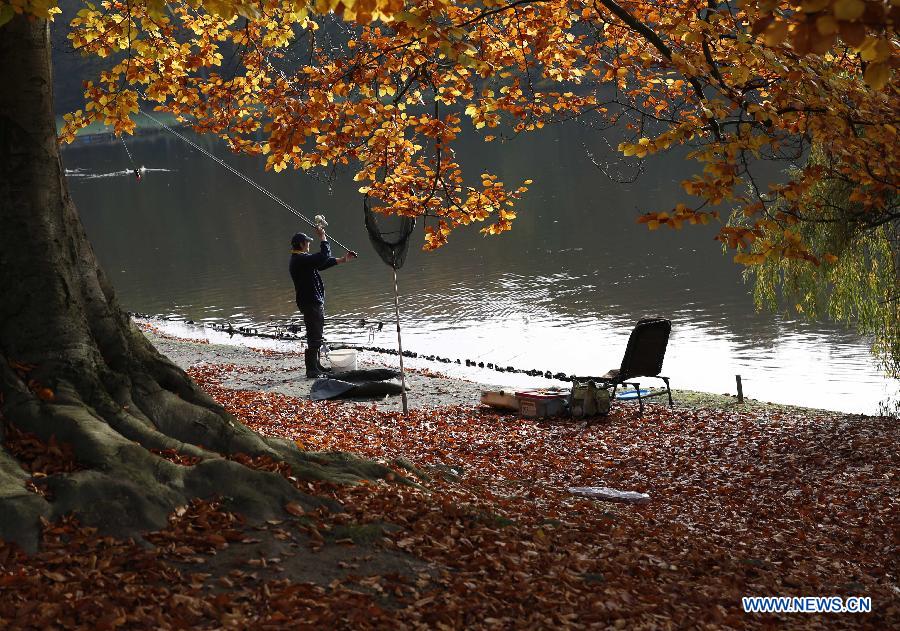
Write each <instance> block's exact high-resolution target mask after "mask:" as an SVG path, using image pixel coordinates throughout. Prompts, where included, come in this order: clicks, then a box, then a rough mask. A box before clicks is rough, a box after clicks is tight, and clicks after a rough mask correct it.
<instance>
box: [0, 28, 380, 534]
mask: <svg viewBox="0 0 900 631" xmlns="http://www.w3.org/2000/svg"><path fill="white" fill-rule="evenodd" d="M0 67H2V68H4V85H3V88H2V90H0V292H2V293H0V419H2V423H0V440H3V445H4V446H3V447H0V538H2V539H6V540H13V541H17V542H18V543H20V544H21V545H23V546H24V547H26V548H28V549H34V548H35V547H36V545H37V542H38V539H39V534H40V519H41V518H46V519H51V520H52V519H53V518H55V517H58V516H61V515H64V514H67V513H72V512H74V513H76V514H77V515H78V516H79V517H80V518H81V520H82V522H83V523H86V524H88V525H94V526H98V527H100V528H101V529H102V530H103V531H105V532H109V533H112V534H133V533H137V532H139V531H141V530H147V529H152V528H160V527H163V526H164V525H165V523H166V519H167V516H168V515H169V513H170V512H171V511H172V510H173V509H174V508H176V507H178V506H179V505H182V504H184V503H185V502H186V501H187V500H188V499H189V498H191V497H211V496H222V497H224V498H226V499H227V503H228V504H229V505H230V506H231V507H232V508H235V509H237V510H241V511H242V512H245V513H248V514H250V516H251V517H259V518H269V517H272V516H275V515H278V516H281V515H283V513H282V510H283V506H284V505H285V504H286V503H287V502H289V501H295V502H300V503H301V504H305V505H307V506H310V505H314V504H317V503H320V500H318V499H317V498H314V497H310V496H306V495H303V494H302V493H300V492H299V491H298V490H297V489H296V488H295V487H294V486H293V485H291V484H290V483H289V482H287V481H286V480H285V479H284V478H283V477H281V476H279V475H276V474H272V473H264V472H260V471H255V470H251V469H247V468H246V467H243V466H242V465H239V464H237V463H236V462H234V461H231V460H227V459H226V458H224V457H223V456H227V455H229V454H235V453H246V454H249V455H269V456H271V457H273V458H276V459H279V460H284V461H287V462H288V463H289V464H291V465H292V469H293V471H294V474H295V475H296V476H298V477H303V478H308V479H310V478H313V479H314V478H318V479H333V480H338V481H355V480H358V479H360V478H371V477H381V476H383V475H386V474H387V472H388V470H387V469H385V468H383V467H378V466H374V463H365V462H363V461H360V460H356V459H353V458H352V457H347V456H342V457H339V458H327V457H325V456H323V455H315V454H302V453H301V452H299V450H297V448H296V447H295V446H294V445H293V444H292V443H290V442H289V441H281V440H276V439H271V438H264V437H261V436H259V435H257V434H255V433H254V432H252V431H251V430H249V429H248V428H246V427H244V426H243V425H241V424H240V423H238V422H237V421H236V420H235V419H234V418H233V417H231V416H230V415H229V414H227V413H226V412H225V410H224V409H223V408H222V407H221V406H219V405H218V404H216V403H215V402H214V401H213V400H212V399H211V398H210V397H208V396H207V395H206V394H205V393H203V392H202V391H201V390H200V389H199V388H198V387H197V386H196V385H195V384H194V383H193V382H192V381H191V380H190V379H189V378H188V377H187V375H186V374H185V373H184V371H182V370H181V369H180V368H178V367H177V366H176V365H175V364H173V363H172V362H171V361H169V360H168V359H166V358H165V357H163V356H162V355H160V354H159V353H158V352H157V351H156V350H155V349H154V348H153V347H152V345H151V344H150V343H149V342H148V341H147V339H146V338H145V337H144V336H143V335H142V334H141V333H140V331H139V330H137V328H136V327H135V326H134V325H133V323H132V322H131V321H130V319H129V317H128V316H127V314H125V313H124V312H123V311H122V309H121V308H120V306H119V304H118V302H117V301H116V298H115V294H114V292H113V288H112V286H111V285H110V284H109V282H108V280H107V278H106V276H105V275H104V273H103V272H102V270H101V269H100V267H99V265H98V263H97V260H96V257H95V256H94V252H93V250H92V248H91V246H90V244H89V243H88V240H87V237H86V235H85V232H84V228H83V227H82V225H81V222H80V220H79V217H78V213H77V211H76V209H75V206H74V204H73V203H72V199H71V197H70V195H69V191H68V187H67V185H66V180H65V174H64V170H63V167H62V163H61V159H60V154H59V150H58V146H57V136H56V124H55V118H54V115H53V108H52V89H51V74H50V45H49V29H48V23H47V22H46V21H45V20H38V19H29V18H26V17H24V16H19V15H17V16H16V17H14V18H13V19H12V20H11V21H10V22H9V23H7V24H6V25H4V26H2V27H0ZM123 238H129V235H123ZM4 425H6V427H8V426H9V425H12V426H15V427H17V428H18V429H20V430H24V431H27V432H31V433H34V434H36V435H37V436H38V437H40V438H41V439H43V440H45V441H48V440H49V439H50V438H51V437H54V439H55V440H56V441H57V442H58V443H63V444H68V445H71V446H72V448H73V449H74V454H75V457H76V459H77V460H78V463H79V465H80V470H79V471H76V472H73V473H70V474H66V475H54V476H50V477H49V478H46V479H45V483H46V486H47V488H48V490H49V497H52V500H48V499H45V498H44V497H42V496H41V495H39V494H36V493H32V492H30V491H29V490H28V488H27V487H26V483H27V482H28V481H29V479H30V474H29V473H28V472H27V471H25V470H24V469H23V468H22V466H21V463H19V462H18V461H17V460H16V457H15V456H14V455H13V454H12V452H11V451H10V450H9V449H8V448H7V446H6V445H7V444H8V442H9V437H8V436H4V433H8V432H5V430H4ZM151 449H153V450H168V449H174V450H176V451H178V452H180V453H183V454H186V455H191V456H197V457H199V458H201V461H200V462H199V464H197V465H195V466H189V467H186V466H181V465H177V464H175V463H173V462H170V461H169V460H166V459H165V458H162V457H159V456H157V455H155V454H154V453H153V452H151V451H150V450H151Z"/></svg>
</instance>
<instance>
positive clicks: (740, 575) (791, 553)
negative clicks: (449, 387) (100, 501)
mask: <svg viewBox="0 0 900 631" xmlns="http://www.w3.org/2000/svg"><path fill="white" fill-rule="evenodd" d="M234 370H239V368H236V367H234V366H215V365H203V366H201V367H195V368H193V369H191V371H190V372H191V376H192V377H193V378H194V379H195V380H196V381H197V382H198V383H199V384H201V385H202V386H203V388H204V389H205V390H206V391H207V392H208V393H210V394H211V395H212V396H213V397H214V398H215V399H216V400H217V401H218V402H219V403H221V404H222V405H224V406H225V407H226V408H227V409H228V410H229V411H230V412H231V413H233V414H234V415H235V416H236V417H237V418H239V419H240V420H241V421H242V422H244V423H246V424H247V425H248V426H250V427H252V428H253V429H255V430H257V431H259V432H261V433H263V434H267V435H272V436H279V437H283V438H288V439H290V440H293V441H295V442H296V443H297V444H298V445H299V446H301V448H303V449H306V450H309V451H323V452H326V451H350V452H354V453H357V454H360V455H363V456H365V457H368V458H372V459H374V460H378V461H381V462H384V463H387V464H389V465H390V466H393V467H394V468H395V469H396V471H397V474H398V477H399V476H410V475H411V473H410V466H409V464H410V463H412V464H413V465H414V466H413V467H412V469H413V470H414V471H418V472H420V475H421V479H419V480H418V481H419V482H420V483H421V485H420V486H416V485H405V484H397V483H389V482H377V483H376V482H366V481H361V483H360V484H359V485H356V486H337V485H333V484H329V483H325V482H309V481H305V480H299V479H297V478H296V477H295V476H293V475H292V472H291V470H290V467H288V466H287V465H285V464H284V463H278V462H275V461H272V460H271V459H267V458H251V457H249V456H241V455H238V456H234V457H233V458H234V459H236V460H238V461H240V462H242V463H243V464H246V465H247V466H251V467H255V468H261V469H265V470H268V471H275V472H278V473H280V474H281V475H283V476H285V477H286V478H287V479H288V480H290V481H292V482H293V483H294V484H296V485H298V486H299V487H300V488H302V489H303V490H304V491H305V492H311V493H314V494H317V495H320V496H322V497H327V498H329V499H331V500H335V501H336V502H338V503H339V504H340V505H342V506H343V509H344V510H343V511H342V512H335V511H329V510H328V509H327V508H324V507H319V508H316V509H315V510H304V509H303V508H302V507H300V506H299V505H288V506H285V507H284V508H285V511H286V512H285V514H286V517H285V519H284V520H283V521H281V520H272V521H269V522H265V523H262V524H257V525H250V524H248V523H247V522H246V521H245V520H244V519H243V518H242V517H241V516H239V515H234V514H231V513H229V512H228V511H226V510H224V509H223V508H222V507H221V506H220V504H219V503H218V502H217V501H216V500H215V499H211V500H205V501H201V500H196V501H194V502H192V503H191V504H190V505H188V506H186V507H183V508H182V509H180V510H179V511H176V513H175V514H173V515H172V516H171V519H170V524H169V527H168V528H167V529H165V530H162V531H159V532H156V533H150V534H147V535H146V536H145V542H141V543H137V542H133V541H117V540H113V539H110V538H106V537H102V536H100V535H98V533H97V532H96V531H95V530H93V529H90V528H84V527H82V526H80V525H78V523H77V521H76V520H75V519H74V518H67V519H63V520H62V521H61V522H59V523H55V524H46V525H45V531H44V539H43V545H42V549H41V551H40V552H38V553H37V554H36V555H34V556H31V557H27V556H26V555H24V554H22V553H21V552H19V551H18V550H17V549H15V548H14V547H13V546H10V545H7V544H2V543H0V623H2V624H0V626H3V625H6V626H9V627H10V628H28V627H41V628H49V627H77V626H93V627H96V628H100V629H115V628H119V627H125V628H127V627H137V626H156V627H160V628H173V627H185V626H192V627H198V628H219V627H226V628H240V627H246V626H250V625H252V626H253V627H257V628H264V629H265V628H283V627H288V626H289V627H291V628H347V629H369V628H379V629H384V628H390V629H435V628H437V629H440V628H446V629H469V628H485V629H493V628H497V629H500V628H607V627H608V628H647V629H656V628H685V627H696V628H722V627H735V628H748V627H749V628H768V627H771V626H774V625H780V624H784V623H789V624H798V623H800V624H802V625H803V626H804V627H809V628H830V627H838V626H839V627H841V628H845V627H858V628H889V627H891V626H893V625H895V624H896V623H897V621H898V619H900V604H898V603H900V598H898V596H900V590H898V579H897V577H898V569H900V568H898V559H900V551H898V543H900V542H898V532H900V528H898V523H900V522H898V499H897V497H898V484H897V476H898V473H897V471H898V470H900V467H898V465H900V462H898V461H900V455H898V450H897V448H896V445H897V443H898V438H900V430H898V424H897V422H896V419H893V418H889V417H865V416H850V415H839V414H833V413H806V414H801V413H798V412H796V411H775V412H772V411H769V412H768V413H761V412H760V411H758V410H754V411H750V412H741V411H737V410H735V409H734V408H732V409H729V410H728V411H723V410H720V409H704V408H699V409H698V408H690V409H686V408H675V409H669V408H666V407H664V406H657V405H652V404H651V405H648V406H647V412H646V413H645V415H644V417H643V418H640V417H638V416H637V414H636V411H635V410H632V409H631V408H629V407H626V406H617V407H616V409H615V412H614V413H613V414H612V415H611V416H609V417H608V418H606V419H601V420H599V421H598V422H595V423H591V424H586V423H584V422H574V421H571V420H565V419H550V420H536V419H528V418H523V417H519V416H517V415H500V414H496V413H493V412H490V411H487V410H484V409H477V408H474V409H473V408H463V407H449V408H441V409H437V410H412V411H411V412H410V416H409V419H408V420H406V419H404V418H403V417H402V416H401V415H399V414H396V413H390V412H385V411H379V410H378V409H376V408H375V407H374V406H371V405H363V404H352V403H334V402H316V403H313V402H310V401H307V400H303V399H299V398H292V397H289V396H285V395H280V394H274V393H264V392H256V391H247V390H230V389H227V388H224V387H222V385H221V383H222V378H223V375H224V374H226V373H228V372H233V371H234ZM20 440H21V438H20ZM27 446H28V450H29V453H31V456H29V458H30V461H31V462H35V461H39V456H38V455H35V454H34V452H35V450H36V449H38V448H39V447H40V445H36V444H35V443H34V442H33V441H32V442H27ZM56 449H57V451H60V450H61V449H63V448H61V447H59V446H56ZM164 455H165V456H166V457H169V458H170V459H173V460H176V461H178V460H177V458H178V455H177V454H164ZM179 463H180V464H181V463H182V462H179ZM398 463H402V465H401V464H398ZM183 464H192V463H191V462H183ZM589 486H605V487H612V488H615V489H623V490H624V489H627V490H631V491H636V492H639V493H647V494H649V496H650V498H651V499H650V501H649V502H646V503H643V504H638V505H630V504H620V503H610V502H604V501H598V500H596V499H591V498H587V497H579V496H576V495H573V494H572V493H571V492H570V491H569V489H570V488H572V487H589ZM226 491H227V490H224V489H223V492H226ZM147 543H150V544H152V546H150V547H148V546H147ZM223 559H227V562H223ZM832 594H837V595H842V596H850V595H860V596H870V597H871V598H872V603H873V612H872V613H871V614H865V615H853V616H851V615H848V614H845V615H831V616H824V615H823V616H806V617H804V618H803V619H802V620H800V619H798V618H797V617H796V616H797V615H798V614H793V615H788V614H784V615H775V614H771V615H770V614H766V615H763V614H753V615H750V614H744V613H743V612H742V610H741V608H740V598H741V596H744V595H762V596H774V595H779V596H791V595H797V596H808V595H832Z"/></svg>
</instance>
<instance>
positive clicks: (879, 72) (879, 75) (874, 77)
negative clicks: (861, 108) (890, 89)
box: [863, 63, 891, 90]
mask: <svg viewBox="0 0 900 631" xmlns="http://www.w3.org/2000/svg"><path fill="white" fill-rule="evenodd" d="M890 78H891V69H890V68H889V67H888V65H887V64H885V63H878V64H869V66H868V67H867V68H866V72H865V74H863V79H865V81H866V83H867V84H868V85H869V87H871V88H872V89H873V90H880V89H881V88H883V87H884V86H885V85H887V82H888V80H889V79H890Z"/></svg>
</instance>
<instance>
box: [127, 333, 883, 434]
mask: <svg viewBox="0 0 900 631" xmlns="http://www.w3.org/2000/svg"><path fill="white" fill-rule="evenodd" d="M136 324H137V325H138V327H139V328H140V329H141V331H142V332H143V333H144V335H146V336H147V338H148V339H149V340H150V341H151V342H152V343H153V345H154V346H155V347H156V348H157V350H158V351H159V352H160V353H162V354H163V355H166V356H167V357H169V359H171V360H172V361H173V362H175V364H177V365H178V366H179V367H180V368H182V369H183V370H189V369H191V368H197V367H201V366H207V367H212V366H219V367H220V368H222V367H224V368H223V369H222V370H221V372H222V373H223V381H222V383H221V385H222V387H224V388H228V389H231V390H252V391H257V392H268V393H273V394H282V395H286V396H291V397H300V398H304V399H308V398H309V392H310V389H311V387H312V384H313V383H314V380H312V379H307V378H306V375H305V367H304V363H303V355H302V353H301V352H297V351H292V350H289V349H287V348H277V349H275V348H265V347H263V346H250V345H247V344H241V343H236V344H220V343H214V342H210V341H208V340H205V339H200V338H186V337H179V336H176V335H173V334H170V333H167V332H165V331H162V330H160V329H159V328H158V327H157V326H155V324H154V323H153V321H146V320H137V321H136ZM357 357H358V364H359V367H360V368H393V369H397V368H398V365H397V362H396V361H391V360H390V359H388V357H391V359H396V357H393V356H385V355H381V354H379V353H373V352H370V351H360V352H359V354H358V356H357ZM404 362H405V363H406V364H408V365H407V368H406V381H407V387H408V394H407V398H408V404H409V408H410V409H412V410H434V409H439V408H444V407H451V406H454V407H456V406H461V407H472V408H477V407H479V406H480V405H481V400H480V397H481V392H482V390H488V389H490V390H500V389H511V388H512V389H519V390H523V389H526V387H525V386H521V385H518V386H511V385H509V384H504V383H503V382H502V381H501V380H499V379H498V380H497V381H494V382H488V381H483V380H468V379H463V378H460V377H457V376H451V375H447V374H444V373H442V372H441V370H440V366H441V365H440V364H438V365H437V366H431V364H434V362H429V361H427V360H418V361H417V360H409V359H406V360H404ZM498 376H499V375H498ZM549 383H553V382H551V381H550V380H547V379H543V378H535V379H534V386H532V387H533V388H542V387H547V385H548V384H549ZM556 383H561V382H556ZM672 397H673V400H674V409H676V410H677V409H696V408H705V409H713V410H731V411H742V412H758V413H760V414H762V415H766V414H768V413H788V412H790V413H794V414H803V415H816V416H821V415H829V416H834V417H835V418H837V417H849V416H853V417H865V416H877V415H867V414H862V413H850V412H842V411H837V410H826V409H820V408H810V407H804V406H798V405H789V404H782V403H772V402H768V401H760V400H757V399H752V398H747V397H745V398H744V402H743V403H738V401H737V397H736V396H735V395H730V394H715V393H712V392H701V391H696V390H684V389H678V388H674V387H673V388H672ZM660 401H662V399H660ZM332 402H335V403H350V404H362V405H372V406H374V407H376V408H377V409H379V410H383V411H386V412H399V411H401V410H402V404H401V399H400V397H399V396H386V397H384V398H382V399H336V400H333V401H332ZM636 405H637V402H636V400H617V401H616V402H615V404H614V406H613V411H615V409H616V408H617V407H619V406H622V407H624V408H626V409H628V408H630V407H631V406H636ZM645 405H658V406H660V407H663V406H665V403H657V402H656V400H655V399H653V400H650V401H649V402H646V403H645Z"/></svg>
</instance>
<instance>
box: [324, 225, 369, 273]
mask: <svg viewBox="0 0 900 631" xmlns="http://www.w3.org/2000/svg"><path fill="white" fill-rule="evenodd" d="M316 234H317V235H318V237H319V241H321V243H322V245H321V251H320V252H319V254H318V255H316V256H317V257H318V256H321V257H322V259H321V260H322V262H321V263H319V265H318V269H319V271H320V272H321V271H322V270H326V269H328V268H329V267H334V266H335V265H340V264H341V263H346V262H347V261H352V260H353V259H355V258H356V257H357V256H359V255H358V254H357V253H356V252H354V251H353V250H349V251H348V252H347V253H346V254H345V255H344V256H341V257H338V258H335V257H333V256H331V244H330V243H328V237H327V236H326V235H325V230H324V229H323V228H316Z"/></svg>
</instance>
